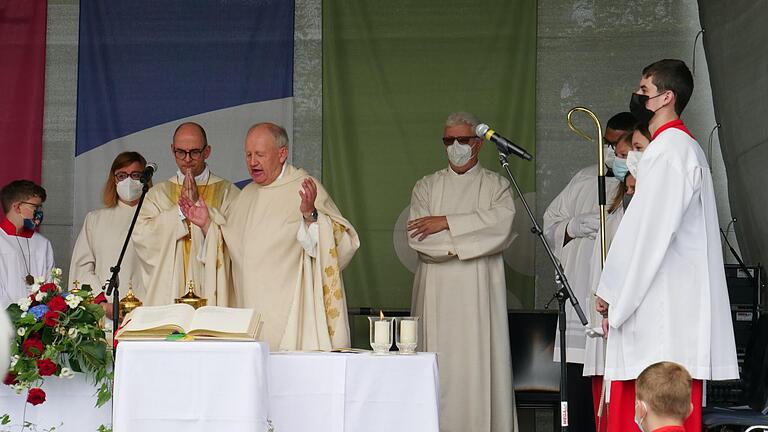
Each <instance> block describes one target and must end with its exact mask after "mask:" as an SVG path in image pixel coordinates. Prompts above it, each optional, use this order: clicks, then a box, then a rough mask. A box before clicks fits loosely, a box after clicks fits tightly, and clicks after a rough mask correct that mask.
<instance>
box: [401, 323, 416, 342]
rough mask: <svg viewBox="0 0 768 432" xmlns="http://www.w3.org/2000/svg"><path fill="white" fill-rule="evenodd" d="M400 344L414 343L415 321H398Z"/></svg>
mask: <svg viewBox="0 0 768 432" xmlns="http://www.w3.org/2000/svg"><path fill="white" fill-rule="evenodd" d="M400 342H401V343H416V321H414V320H401V321H400Z"/></svg>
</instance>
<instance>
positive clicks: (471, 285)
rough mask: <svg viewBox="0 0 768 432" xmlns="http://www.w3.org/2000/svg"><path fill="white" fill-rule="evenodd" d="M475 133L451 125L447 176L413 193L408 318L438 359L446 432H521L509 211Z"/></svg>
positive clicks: (458, 121) (463, 119) (453, 119)
mask: <svg viewBox="0 0 768 432" xmlns="http://www.w3.org/2000/svg"><path fill="white" fill-rule="evenodd" d="M477 123H478V121H477V119H476V118H475V117H474V115H472V114H470V113H454V114H451V115H450V116H449V117H448V119H447V121H446V124H445V129H444V135H443V142H444V143H445V145H446V150H447V153H448V160H449V167H448V168H445V169H442V170H440V171H437V172H436V173H434V174H431V175H429V176H427V177H424V178H422V179H421V180H419V181H418V182H417V183H416V185H415V186H414V188H413V195H412V197H411V210H410V219H409V222H408V231H409V233H410V234H409V239H408V240H409V245H410V246H411V248H413V249H414V250H416V251H417V252H418V255H419V267H418V270H417V272H416V276H415V278H414V283H413V300H412V304H411V309H412V313H413V314H414V315H415V316H419V317H420V319H421V329H420V330H421V339H420V341H419V344H420V349H421V350H423V351H433V352H437V354H438V361H439V363H440V430H441V431H442V432H453V431H455V432H466V431H473V432H489V431H493V432H502V431H503V432H509V431H517V415H516V408H515V399H514V392H513V389H512V364H511V358H510V357H511V355H510V346H509V325H508V319H507V288H506V281H505V279H504V262H503V260H502V255H501V254H502V251H504V249H506V248H507V247H508V246H509V245H510V244H511V243H512V240H513V239H514V237H515V236H514V234H513V233H512V219H513V218H514V216H515V206H514V203H513V197H512V191H511V190H510V188H509V182H508V181H507V179H505V178H503V177H501V176H500V175H498V174H497V173H495V172H493V171H490V170H487V169H485V168H483V167H482V166H480V164H479V163H478V160H477V155H478V153H479V151H480V148H481V146H482V143H483V141H482V140H481V139H480V138H477V137H476V136H475V134H474V127H475V126H476V125H477Z"/></svg>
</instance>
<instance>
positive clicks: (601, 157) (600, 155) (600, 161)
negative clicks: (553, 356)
mask: <svg viewBox="0 0 768 432" xmlns="http://www.w3.org/2000/svg"><path fill="white" fill-rule="evenodd" d="M578 111H581V112H583V113H586V114H587V115H588V116H589V117H590V118H591V119H592V122H593V123H594V124H595V129H597V139H593V138H592V137H591V136H589V135H587V134H586V133H585V132H584V131H582V130H581V129H579V128H577V127H576V126H575V125H574V124H573V118H572V117H573V114H575V113H576V112H578ZM566 120H567V122H568V127H569V128H570V129H571V130H572V131H573V132H574V133H576V135H578V136H580V137H582V138H584V139H585V140H587V141H589V142H595V143H596V144H597V199H598V201H597V202H598V205H599V207H600V269H601V270H602V269H603V267H604V266H605V257H606V255H607V254H608V248H607V243H606V239H605V154H604V152H603V142H602V138H603V128H602V126H600V120H599V119H598V118H597V116H596V115H595V113H594V112H592V111H591V110H590V109H588V108H584V107H581V106H577V107H573V108H571V110H570V111H568V116H567V118H566ZM592 295H596V294H595V293H594V292H593V293H592ZM593 309H594V308H593ZM592 313H593V311H590V316H591V315H592ZM601 324H602V323H601ZM601 326H602V325H601ZM603 359H605V344H603ZM603 370H605V369H603ZM604 410H605V380H603V385H602V388H601V389H600V406H599V408H598V409H597V418H598V420H597V421H598V426H597V427H598V429H599V428H600V424H601V423H602V420H603V416H604V415H605V414H607V412H605V411H604Z"/></svg>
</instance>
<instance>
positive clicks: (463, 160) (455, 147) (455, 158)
mask: <svg viewBox="0 0 768 432" xmlns="http://www.w3.org/2000/svg"><path fill="white" fill-rule="evenodd" d="M447 150H448V160H449V161H451V163H452V164H453V165H454V166H457V167H460V166H464V165H466V164H467V162H469V160H470V159H472V147H471V146H470V145H469V144H462V143H460V142H459V140H453V144H451V145H449V146H448V147H447Z"/></svg>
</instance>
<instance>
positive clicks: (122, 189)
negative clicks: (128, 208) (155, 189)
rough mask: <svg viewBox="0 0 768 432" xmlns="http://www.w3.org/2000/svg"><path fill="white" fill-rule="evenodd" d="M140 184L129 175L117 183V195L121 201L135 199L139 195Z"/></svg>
mask: <svg viewBox="0 0 768 432" xmlns="http://www.w3.org/2000/svg"><path fill="white" fill-rule="evenodd" d="M141 189H142V184H141V182H140V181H138V180H134V179H132V178H130V177H128V178H126V179H125V180H123V181H121V182H119V183H117V196H119V197H120V199H122V200H123V201H126V202H131V201H136V200H137V199H139V197H140V196H141Z"/></svg>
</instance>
